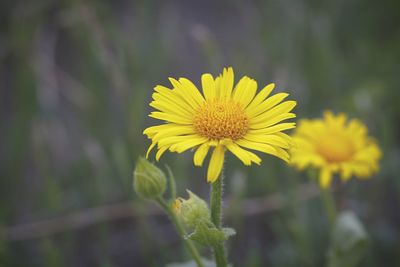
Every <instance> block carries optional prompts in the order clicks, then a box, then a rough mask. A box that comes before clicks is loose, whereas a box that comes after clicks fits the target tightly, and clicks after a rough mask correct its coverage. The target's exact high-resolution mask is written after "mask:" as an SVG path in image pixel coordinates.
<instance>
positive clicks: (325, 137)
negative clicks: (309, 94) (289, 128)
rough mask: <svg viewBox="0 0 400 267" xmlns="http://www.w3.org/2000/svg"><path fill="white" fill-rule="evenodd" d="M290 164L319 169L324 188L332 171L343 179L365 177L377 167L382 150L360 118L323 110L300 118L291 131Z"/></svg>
mask: <svg viewBox="0 0 400 267" xmlns="http://www.w3.org/2000/svg"><path fill="white" fill-rule="evenodd" d="M293 143H294V144H295V145H293V147H292V148H291V150H290V154H291V164H292V165H294V166H296V167H297V168H298V169H304V168H306V167H307V166H313V167H317V168H318V169H320V173H319V181H320V186H321V187H323V188H327V187H328V186H329V185H330V183H331V180H332V175H333V174H334V173H339V174H340V177H341V179H342V180H343V181H347V180H348V179H350V177H351V176H352V175H354V176H356V177H358V178H361V179H363V178H367V177H369V176H371V175H372V174H373V173H375V172H377V171H378V170H379V164H378V161H379V159H380V158H381V156H382V152H381V150H380V148H379V147H378V145H377V144H376V142H375V141H374V140H373V139H372V138H371V137H369V136H368V129H367V127H366V126H365V125H364V124H363V123H362V122H361V121H359V120H356V119H352V120H350V121H348V120H347V117H346V115H345V114H343V113H340V114H338V115H336V116H335V115H334V114H333V113H332V112H330V111H326V112H325V113H324V118H323V119H313V120H300V121H299V126H298V127H297V129H296V131H295V133H294V134H293Z"/></svg>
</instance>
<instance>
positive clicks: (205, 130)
mask: <svg viewBox="0 0 400 267" xmlns="http://www.w3.org/2000/svg"><path fill="white" fill-rule="evenodd" d="M193 125H194V129H195V131H196V132H197V133H198V134H199V135H201V136H204V137H207V138H209V139H212V140H221V139H224V138H229V139H232V140H237V139H240V138H242V137H243V136H244V135H245V134H246V133H247V131H248V129H249V122H248V118H247V116H246V113H245V110H244V108H243V107H242V106H241V105H240V104H239V103H237V102H234V101H232V100H213V101H208V102H206V103H204V104H203V105H202V106H200V107H199V109H198V110H197V113H196V115H195V116H194V119H193Z"/></svg>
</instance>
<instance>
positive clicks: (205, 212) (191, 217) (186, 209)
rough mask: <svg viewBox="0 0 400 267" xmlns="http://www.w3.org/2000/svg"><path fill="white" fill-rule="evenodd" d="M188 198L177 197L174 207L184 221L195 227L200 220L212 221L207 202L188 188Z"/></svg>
mask: <svg viewBox="0 0 400 267" xmlns="http://www.w3.org/2000/svg"><path fill="white" fill-rule="evenodd" d="M187 192H188V194H189V198H188V199H183V198H177V199H176V200H175V202H174V203H173V205H172V207H173V209H174V210H175V212H176V213H177V214H178V215H179V216H180V218H182V220H183V221H184V223H185V224H186V225H187V226H188V227H190V228H195V227H196V225H197V224H198V223H199V222H206V223H211V213H210V209H209V208H208V205H207V203H206V202H205V201H204V200H203V199H201V198H199V197H198V196H197V195H196V194H194V193H193V192H192V191H190V190H187Z"/></svg>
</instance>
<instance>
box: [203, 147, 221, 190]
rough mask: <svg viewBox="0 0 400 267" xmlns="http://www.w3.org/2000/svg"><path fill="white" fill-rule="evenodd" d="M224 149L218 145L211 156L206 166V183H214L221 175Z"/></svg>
mask: <svg viewBox="0 0 400 267" xmlns="http://www.w3.org/2000/svg"><path fill="white" fill-rule="evenodd" d="M224 157H225V147H224V146H222V145H218V146H217V147H216V148H215V149H214V152H213V153H212V155H211V159H210V164H209V165H208V171H207V181H208V182H211V183H213V182H215V181H216V180H217V179H218V176H219V175H220V173H221V170H222V166H223V165H224Z"/></svg>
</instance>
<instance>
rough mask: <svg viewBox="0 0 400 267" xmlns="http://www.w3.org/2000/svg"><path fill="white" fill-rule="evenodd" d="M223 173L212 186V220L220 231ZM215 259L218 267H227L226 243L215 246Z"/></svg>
mask: <svg viewBox="0 0 400 267" xmlns="http://www.w3.org/2000/svg"><path fill="white" fill-rule="evenodd" d="M223 177H224V175H223V173H221V175H220V177H219V178H218V179H217V181H215V182H214V183H212V184H211V195H210V203H211V220H212V222H213V223H214V224H215V226H216V227H217V228H218V229H221V224H222V185H223ZM214 257H215V263H216V265H217V267H226V266H227V260H226V255H225V247H224V243H220V244H218V245H216V246H214Z"/></svg>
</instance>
